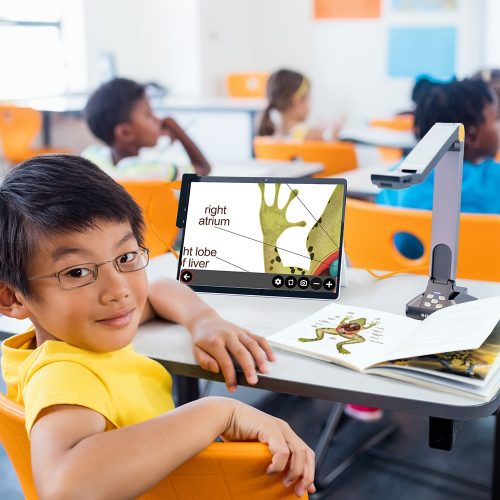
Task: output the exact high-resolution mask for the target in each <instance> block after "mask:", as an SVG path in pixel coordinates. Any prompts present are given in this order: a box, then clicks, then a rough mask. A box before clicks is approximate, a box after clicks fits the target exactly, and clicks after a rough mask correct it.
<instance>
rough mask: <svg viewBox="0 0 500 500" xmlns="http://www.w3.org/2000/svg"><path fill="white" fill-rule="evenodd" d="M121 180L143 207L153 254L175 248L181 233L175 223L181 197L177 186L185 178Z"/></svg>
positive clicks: (146, 240) (150, 251)
mask: <svg viewBox="0 0 500 500" xmlns="http://www.w3.org/2000/svg"><path fill="white" fill-rule="evenodd" d="M117 182H118V183H119V184H120V185H122V186H123V187H124V188H125V189H126V190H127V192H128V193H129V194H130V195H131V196H132V198H134V200H135V202H136V203H137V204H138V205H139V206H140V207H141V209H142V214H143V217H144V222H145V225H146V231H145V233H144V241H145V243H144V244H145V245H146V247H147V248H149V255H150V257H156V256H157V255H161V254H164V253H167V252H172V251H173V249H172V245H173V244H174V242H175V239H176V238H177V235H178V234H179V228H178V227H177V226H176V225H175V224H176V221H177V209H178V207H179V201H178V199H177V196H176V193H175V192H174V190H178V189H180V187H181V181H173V182H165V181H162V180H135V179H134V180H128V179H127V180H124V179H119V180H118V181H117ZM173 253H174V255H175V252H173Z"/></svg>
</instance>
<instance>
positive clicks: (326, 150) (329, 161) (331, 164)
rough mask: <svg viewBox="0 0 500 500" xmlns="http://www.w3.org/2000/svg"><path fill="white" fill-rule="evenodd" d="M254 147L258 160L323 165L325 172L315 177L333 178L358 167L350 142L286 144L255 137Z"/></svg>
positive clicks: (267, 138) (268, 138) (271, 139)
mask: <svg viewBox="0 0 500 500" xmlns="http://www.w3.org/2000/svg"><path fill="white" fill-rule="evenodd" d="M253 147H254V151H255V156H256V157H257V158H265V159H268V160H294V159H300V160H304V161H310V162H317V163H322V164H323V165H324V170H323V171H322V172H320V173H319V174H316V175H314V176H313V177H331V176H334V175H336V174H338V173H340V172H346V171H348V170H354V169H355V168H357V166H358V165H357V160H356V151H355V149H354V146H353V145H352V144H350V143H348V142H327V141H303V142H285V141H276V140H274V139H273V138H271V137H255V139H254V142H253Z"/></svg>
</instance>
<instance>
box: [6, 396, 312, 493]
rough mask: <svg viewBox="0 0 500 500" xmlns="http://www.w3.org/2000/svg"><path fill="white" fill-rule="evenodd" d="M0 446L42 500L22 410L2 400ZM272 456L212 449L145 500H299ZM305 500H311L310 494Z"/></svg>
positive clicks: (222, 446)
mask: <svg viewBox="0 0 500 500" xmlns="http://www.w3.org/2000/svg"><path fill="white" fill-rule="evenodd" d="M0 442H1V443H2V444H3V446H4V448H5V450H6V452H7V455H8V456H9V459H10V460H11V462H12V465H13V466H14V470H15V471H16V474H17V477H18V479H19V482H20V483H21V488H22V490H23V493H24V496H25V498H27V499H28V500H35V499H37V498H38V496H37V494H36V490H35V486H34V482H33V476H32V473H31V458H30V443H29V439H28V435H27V433H26V428H25V426H24V411H23V408H22V407H21V406H20V405H18V404H16V403H14V402H12V401H10V400H9V399H7V398H6V397H5V396H4V395H3V394H0ZM270 461H271V455H270V452H269V450H268V448H267V446H266V445H264V444H262V443H213V444H211V445H210V446H209V447H208V448H207V449H206V450H205V451H203V452H201V453H200V454H199V455H197V456H196V457H194V458H192V459H191V460H189V461H188V462H186V463H185V464H183V465H181V466H180V467H179V468H177V469H176V470H175V471H174V472H172V473H171V474H170V475H169V476H167V477H165V478H164V479H163V480H162V481H160V482H159V483H158V484H157V485H156V486H154V487H153V488H152V489H151V490H149V491H148V492H146V493H145V494H143V495H142V496H140V497H139V498H140V499H141V500H160V499H167V500H168V499H172V500H173V499H176V500H210V499H213V500H216V499H217V500H233V499H234V500H236V499H238V500H250V499H254V498H265V499H269V500H273V499H275V500H292V499H294V498H295V499H296V498H297V497H295V495H294V493H293V490H291V489H290V488H288V489H285V488H284V486H283V485H282V484H281V477H280V476H279V475H277V476H269V475H268V474H266V468H267V467H268V465H269V463H270ZM303 499H307V494H306V495H304V497H303Z"/></svg>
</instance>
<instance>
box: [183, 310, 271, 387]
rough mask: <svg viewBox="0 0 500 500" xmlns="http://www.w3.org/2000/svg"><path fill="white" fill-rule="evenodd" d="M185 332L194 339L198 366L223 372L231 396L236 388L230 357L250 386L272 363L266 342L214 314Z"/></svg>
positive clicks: (203, 317)
mask: <svg viewBox="0 0 500 500" xmlns="http://www.w3.org/2000/svg"><path fill="white" fill-rule="evenodd" d="M187 328H188V330H189V332H190V333H191V335H192V337H193V353H194V357H195V358H196V361H197V362H198V364H199V365H200V366H201V367H202V368H203V369H204V370H208V371H211V372H216V373H217V372H219V371H222V374H223V375H224V379H225V381H226V385H227V388H228V390H229V391H230V392H234V391H235V390H236V386H237V382H236V370H235V367H234V363H233V360H232V359H231V356H232V357H233V358H234V359H235V360H236V361H237V362H238V363H239V365H240V366H241V368H242V370H243V373H244V374H245V378H246V380H247V382H248V383H249V384H256V383H257V370H258V371H259V372H261V373H266V372H267V361H268V360H269V361H274V359H275V358H274V355H273V352H272V350H271V347H270V346H269V344H268V342H267V340H266V339H265V338H263V337H260V336H259V335H254V334H253V333H250V332H249V331H247V330H245V329H244V328H241V327H239V326H237V325H235V324H234V323H231V322H229V321H226V320H224V319H222V318H221V317H220V316H219V315H218V314H217V313H216V312H215V311H213V310H211V311H210V313H208V314H206V313H204V314H203V315H201V317H199V318H196V319H195V320H194V321H193V322H192V323H191V324H190V325H188V326H187Z"/></svg>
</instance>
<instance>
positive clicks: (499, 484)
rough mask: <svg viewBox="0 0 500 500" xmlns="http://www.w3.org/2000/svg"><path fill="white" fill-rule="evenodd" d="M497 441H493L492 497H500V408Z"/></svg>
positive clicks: (496, 417)
mask: <svg viewBox="0 0 500 500" xmlns="http://www.w3.org/2000/svg"><path fill="white" fill-rule="evenodd" d="M495 421H496V423H495V441H494V442H493V480H492V485H491V498H492V499H493V500H496V499H498V498H500V410H498V411H497V412H496V415H495Z"/></svg>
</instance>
